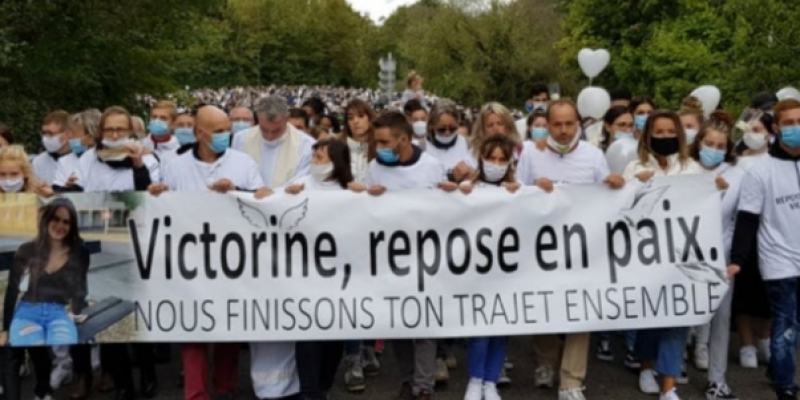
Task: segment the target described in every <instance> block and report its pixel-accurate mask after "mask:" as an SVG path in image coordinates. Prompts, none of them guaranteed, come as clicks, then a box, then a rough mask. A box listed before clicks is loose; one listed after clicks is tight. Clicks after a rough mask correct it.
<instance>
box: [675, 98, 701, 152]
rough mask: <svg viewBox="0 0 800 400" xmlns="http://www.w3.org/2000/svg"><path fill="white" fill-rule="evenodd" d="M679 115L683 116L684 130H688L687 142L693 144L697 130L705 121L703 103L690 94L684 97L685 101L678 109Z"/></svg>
mask: <svg viewBox="0 0 800 400" xmlns="http://www.w3.org/2000/svg"><path fill="white" fill-rule="evenodd" d="M678 116H679V117H680V118H681V125H683V131H684V132H686V143H688V144H689V145H690V146H691V145H693V144H694V139H695V138H696V137H697V132H698V131H699V130H700V127H701V126H702V125H703V123H704V122H705V115H703V103H702V102H700V100H699V99H698V98H697V97H694V96H689V97H687V98H685V99H683V102H682V103H681V109H680V110H679V111H678Z"/></svg>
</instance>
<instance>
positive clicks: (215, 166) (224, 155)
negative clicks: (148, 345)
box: [149, 106, 268, 400]
mask: <svg viewBox="0 0 800 400" xmlns="http://www.w3.org/2000/svg"><path fill="white" fill-rule="evenodd" d="M230 129H231V120H230V118H228V115H227V114H225V112H224V111H222V110H220V109H219V108H217V107H214V106H205V107H203V108H201V109H200V110H199V111H198V112H197V118H196V120H195V126H194V134H195V137H196V139H197V141H196V142H195V144H194V147H193V148H192V150H191V151H187V152H185V153H183V154H181V155H179V156H177V157H175V158H174V159H173V160H172V161H171V162H170V163H169V164H167V165H166V166H165V167H164V171H163V174H164V182H163V183H156V184H153V185H151V186H150V188H149V191H150V193H151V194H153V195H158V194H160V193H162V192H164V191H166V190H185V191H198V190H214V191H217V192H220V193H225V192H228V191H231V190H243V191H257V197H258V196H260V195H259V193H260V194H262V195H263V194H266V193H267V192H268V189H266V188H264V183H263V181H262V180H261V175H260V174H259V171H258V167H257V166H256V164H255V162H253V160H251V159H250V157H248V156H247V155H246V154H244V153H241V152H239V151H236V150H233V149H230V148H229V147H230V141H231V132H230ZM259 189H260V190H259ZM182 355H183V366H184V376H185V379H184V398H185V399H187V400H209V399H210V398H209V395H208V389H207V388H208V385H207V379H206V375H207V374H206V372H207V369H208V344H202V343H187V344H184V345H183V348H182ZM238 364H239V344H238V343H217V344H215V345H214V377H213V379H214V390H215V391H216V394H217V395H216V396H215V397H216V398H233V393H234V391H235V390H236V387H237V386H238V374H237V372H238Z"/></svg>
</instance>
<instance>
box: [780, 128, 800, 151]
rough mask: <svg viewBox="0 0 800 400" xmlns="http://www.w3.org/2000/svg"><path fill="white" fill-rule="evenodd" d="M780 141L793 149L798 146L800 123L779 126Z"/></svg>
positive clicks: (799, 142)
mask: <svg viewBox="0 0 800 400" xmlns="http://www.w3.org/2000/svg"><path fill="white" fill-rule="evenodd" d="M781 141H783V143H784V144H786V145H787V146H789V147H791V148H793V149H796V148H798V147H800V125H795V126H786V127H783V128H781Z"/></svg>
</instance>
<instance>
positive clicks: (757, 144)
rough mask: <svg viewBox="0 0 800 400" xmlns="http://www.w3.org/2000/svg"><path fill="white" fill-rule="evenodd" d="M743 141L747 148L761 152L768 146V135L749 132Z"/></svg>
mask: <svg viewBox="0 0 800 400" xmlns="http://www.w3.org/2000/svg"><path fill="white" fill-rule="evenodd" d="M743 139H744V144H745V146H747V148H748V149H750V150H761V149H763V148H764V146H766V145H767V135H765V134H763V133H756V132H747V133H745V134H744V138H743Z"/></svg>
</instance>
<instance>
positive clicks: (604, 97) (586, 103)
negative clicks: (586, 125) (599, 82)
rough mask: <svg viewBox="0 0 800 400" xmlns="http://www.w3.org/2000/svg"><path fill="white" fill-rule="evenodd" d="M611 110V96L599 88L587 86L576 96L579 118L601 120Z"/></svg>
mask: <svg viewBox="0 0 800 400" xmlns="http://www.w3.org/2000/svg"><path fill="white" fill-rule="evenodd" d="M609 108H611V95H609V94H608V92H607V91H606V90H605V89H603V88H600V87H596V86H589V87H587V88H585V89H583V90H582V91H581V93H580V94H579V95H578V112H580V113H581V117H583V118H586V117H592V118H594V119H602V118H603V116H605V115H606V111H608V109H609Z"/></svg>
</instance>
